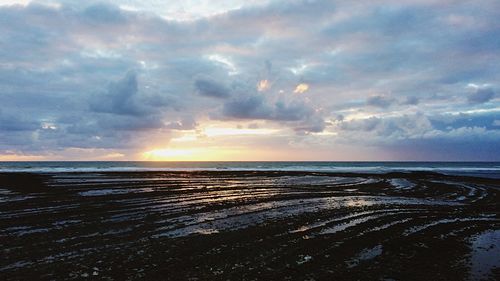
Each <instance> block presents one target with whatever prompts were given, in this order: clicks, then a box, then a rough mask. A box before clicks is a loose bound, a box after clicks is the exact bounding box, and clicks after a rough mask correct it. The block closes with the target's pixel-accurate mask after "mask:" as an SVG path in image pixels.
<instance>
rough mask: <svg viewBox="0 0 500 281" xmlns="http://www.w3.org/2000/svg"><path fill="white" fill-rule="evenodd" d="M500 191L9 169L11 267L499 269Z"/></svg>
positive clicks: (165, 273) (387, 177)
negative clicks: (33, 171) (41, 173)
mask: <svg viewBox="0 0 500 281" xmlns="http://www.w3.org/2000/svg"><path fill="white" fill-rule="evenodd" d="M499 193H500V191H499V184H498V182H496V181H495V180H492V179H480V178H466V177H456V176H445V175H440V174H435V173H390V174H374V175H370V174H338V173H337V174H331V173H318V172H309V173H306V172H252V171H248V172H234V171H233V172H213V171H212V172H134V173H132V172H130V173H128V172H127V173H125V172H123V173H118V172H116V173H111V172H109V173H54V174H43V175H33V174H0V224H1V225H2V228H1V229H0V239H1V241H2V257H3V258H2V259H1V260H0V276H1V277H2V280H19V279H32V278H34V277H36V279H42V280H45V279H46V280H51V279H63V280H64V279H82V278H90V277H92V276H99V278H103V279H108V280H115V279H116V280H122V279H144V278H146V279H158V278H159V279H189V278H191V279H192V280H204V279H214V278H215V279H230V280H233V279H238V280H254V279H266V280H269V279H275V280H278V279H279V280H282V279H293V280H295V279H296V280H304V279H308V278H309V279H332V278H338V279H359V278H361V279H362V277H363V276H367V275H366V274H369V276H373V277H374V279H375V280H383V279H395V280H400V279H403V280H422V279H426V278H431V277H435V276H438V275H439V276H444V279H456V280H464V279H471V280H480V279H481V278H496V277H498V274H499V269H498V266H499V265H500V261H499V260H498V259H495V257H496V256H498V255H497V254H498V249H500V246H499V241H500V239H498V237H499V236H498V229H499V226H500V217H499V204H498V202H499V201H500V200H499ZM436 253H438V254H436ZM382 265H383V266H382ZM431 279H432V278H431Z"/></svg>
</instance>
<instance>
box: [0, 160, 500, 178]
mask: <svg viewBox="0 0 500 281" xmlns="http://www.w3.org/2000/svg"><path fill="white" fill-rule="evenodd" d="M220 170H227V171H314V172H351V173H387V172H410V171H433V172H439V173H444V174H452V175H467V176H484V177H492V178H500V162H228V161H213V162H153V161H69V162H68V161H57V162H56V161H53V162H0V172H37V173H56V172H117V171H124V172H126V171H129V172H132V171H220Z"/></svg>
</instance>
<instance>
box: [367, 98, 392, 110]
mask: <svg viewBox="0 0 500 281" xmlns="http://www.w3.org/2000/svg"><path fill="white" fill-rule="evenodd" d="M393 103H394V100H393V99H391V98H389V97H386V96H371V97H369V98H368V99H367V100H366V104H367V105H370V106H374V107H380V108H387V107H389V106H391V105H392V104H393Z"/></svg>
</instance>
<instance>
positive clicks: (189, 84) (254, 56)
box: [0, 0, 500, 161]
mask: <svg viewBox="0 0 500 281" xmlns="http://www.w3.org/2000/svg"><path fill="white" fill-rule="evenodd" d="M499 18H500V1H498V0H474V1H466V0H463V1H458V0H406V1H401V0H361V1H348V0H338V1H334V0H330V1H321V0H286V1H285V0H244V1H243V0H219V1H217V0H212V1H210V0H186V1H157V0H151V1H146V0H124V1H69V0H60V1H58V0H39V1H28V0H13V1H5V0H0V161H2V160H109V161H111V160H167V161H168V160H173V161H179V160H186V161H191V160H194V161H204V160H238V161H239V160H257V161H258V160H268V161H277V160H308V161H309V160H311V161H312V160H319V161H329V160H331V161H337V160H340V161H350V160H369V161H376V160H402V161H406V160H409V161H500V21H499V20H498V19H499Z"/></svg>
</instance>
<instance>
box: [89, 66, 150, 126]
mask: <svg viewBox="0 0 500 281" xmlns="http://www.w3.org/2000/svg"><path fill="white" fill-rule="evenodd" d="M90 108H91V110H93V111H95V112H102V113H112V114H118V115H133V116H139V115H144V114H147V113H148V111H147V109H146V108H145V107H144V106H143V105H142V104H141V103H140V102H139V101H138V87H137V77H136V74H135V73H133V72H129V73H127V74H126V75H125V77H124V78H123V79H121V80H119V81H117V82H112V83H110V85H109V87H108V91H107V93H102V94H99V95H97V96H95V97H94V99H92V100H91V103H90Z"/></svg>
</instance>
